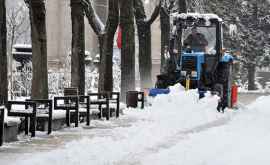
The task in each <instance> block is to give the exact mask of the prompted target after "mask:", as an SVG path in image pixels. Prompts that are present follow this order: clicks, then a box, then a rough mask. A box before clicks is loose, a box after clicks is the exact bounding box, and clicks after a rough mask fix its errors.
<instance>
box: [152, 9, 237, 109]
mask: <svg viewBox="0 0 270 165" xmlns="http://www.w3.org/2000/svg"><path fill="white" fill-rule="evenodd" d="M172 20H173V23H172V30H171V41H170V46H169V48H168V53H169V54H170V56H169V59H168V60H167V61H168V62H167V64H166V66H167V67H166V72H165V73H162V74H161V75H158V76H157V82H156V89H161V90H162V89H163V90H165V89H167V88H168V86H171V85H174V84H176V83H181V84H182V85H183V86H185V87H186V88H189V89H198V90H199V93H200V96H202V95H203V93H204V92H205V91H212V92H213V93H216V94H218V95H219V96H220V98H221V99H220V103H219V105H218V110H219V111H224V109H225V107H230V106H231V105H230V104H231V87H232V69H233V56H231V55H230V54H228V53H226V52H225V51H224V48H223V34H222V23H223V21H222V19H221V18H219V17H218V16H217V15H215V14H197V13H185V14H173V15H172ZM194 34H195V35H194ZM192 36H195V37H192Z"/></svg>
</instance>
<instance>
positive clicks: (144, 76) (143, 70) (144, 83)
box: [137, 24, 152, 89]
mask: <svg viewBox="0 0 270 165" xmlns="http://www.w3.org/2000/svg"><path fill="white" fill-rule="evenodd" d="M137 28H138V35H139V36H138V37H139V71H140V80H141V82H140V83H141V89H146V88H151V87H152V50H151V44H152V43H151V25H149V24H144V25H138V24H137Z"/></svg>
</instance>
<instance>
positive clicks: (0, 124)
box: [0, 109, 5, 146]
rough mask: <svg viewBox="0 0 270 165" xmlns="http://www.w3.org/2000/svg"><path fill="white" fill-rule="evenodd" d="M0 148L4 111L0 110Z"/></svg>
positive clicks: (0, 144) (2, 140)
mask: <svg viewBox="0 0 270 165" xmlns="http://www.w3.org/2000/svg"><path fill="white" fill-rule="evenodd" d="M0 115H1V116H0V146H2V145H3V143H4V123H5V122H4V110H2V109H0Z"/></svg>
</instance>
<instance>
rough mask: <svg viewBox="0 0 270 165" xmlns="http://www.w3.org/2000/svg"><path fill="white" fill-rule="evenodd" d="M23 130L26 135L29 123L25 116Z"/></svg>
mask: <svg viewBox="0 0 270 165" xmlns="http://www.w3.org/2000/svg"><path fill="white" fill-rule="evenodd" d="M24 122H25V123H24V131H25V135H28V133H29V129H28V125H29V117H25V119H24Z"/></svg>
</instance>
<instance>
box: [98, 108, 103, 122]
mask: <svg viewBox="0 0 270 165" xmlns="http://www.w3.org/2000/svg"><path fill="white" fill-rule="evenodd" d="M98 109H99V112H100V113H99V115H98V118H99V119H101V118H102V106H101V105H99V106H98Z"/></svg>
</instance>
